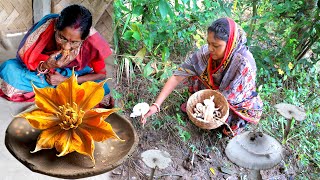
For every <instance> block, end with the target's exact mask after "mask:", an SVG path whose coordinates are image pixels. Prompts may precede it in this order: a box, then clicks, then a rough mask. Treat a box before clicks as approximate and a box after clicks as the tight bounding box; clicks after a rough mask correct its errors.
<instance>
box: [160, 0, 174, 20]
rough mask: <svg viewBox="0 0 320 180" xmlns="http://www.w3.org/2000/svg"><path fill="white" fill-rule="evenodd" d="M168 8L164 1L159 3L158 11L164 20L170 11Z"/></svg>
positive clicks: (161, 0)
mask: <svg viewBox="0 0 320 180" xmlns="http://www.w3.org/2000/svg"><path fill="white" fill-rule="evenodd" d="M170 10H171V9H170V6H169V4H168V2H167V1H166V0H160V1H159V11H160V15H161V17H162V19H165V18H166V17H167V15H168V13H169V11H170Z"/></svg>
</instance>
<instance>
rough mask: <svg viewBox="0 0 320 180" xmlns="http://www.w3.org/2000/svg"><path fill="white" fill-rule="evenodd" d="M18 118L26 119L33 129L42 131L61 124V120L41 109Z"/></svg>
mask: <svg viewBox="0 0 320 180" xmlns="http://www.w3.org/2000/svg"><path fill="white" fill-rule="evenodd" d="M17 117H23V118H26V119H27V120H28V121H29V123H30V125H31V126H32V127H33V128H36V129H41V130H42V129H48V128H51V127H53V126H56V125H57V124H59V123H60V122H61V120H60V119H59V118H58V117H57V116H55V115H54V114H52V113H46V112H44V111H42V110H39V109H37V110H33V111H31V112H28V113H23V114H20V115H19V116H17Z"/></svg>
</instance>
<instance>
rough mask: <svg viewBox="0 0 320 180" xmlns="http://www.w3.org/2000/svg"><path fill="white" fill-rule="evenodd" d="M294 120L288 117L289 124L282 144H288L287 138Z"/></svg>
mask: <svg viewBox="0 0 320 180" xmlns="http://www.w3.org/2000/svg"><path fill="white" fill-rule="evenodd" d="M292 120H293V118H290V119H287V125H286V129H285V130H284V135H283V140H282V144H286V142H287V138H288V135H289V132H290V128H291V123H292Z"/></svg>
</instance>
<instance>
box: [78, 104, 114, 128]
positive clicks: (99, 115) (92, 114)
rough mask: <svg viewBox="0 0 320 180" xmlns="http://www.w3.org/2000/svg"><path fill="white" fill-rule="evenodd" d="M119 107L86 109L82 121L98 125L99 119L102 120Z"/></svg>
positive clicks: (90, 124)
mask: <svg viewBox="0 0 320 180" xmlns="http://www.w3.org/2000/svg"><path fill="white" fill-rule="evenodd" d="M118 110H119V108H113V109H104V108H95V109H91V110H89V111H87V112H86V113H85V114H84V117H83V118H82V123H85V124H88V125H89V126H98V125H99V124H100V122H101V121H104V120H105V119H106V118H107V117H108V116H109V115H110V114H112V113H114V112H116V111H118Z"/></svg>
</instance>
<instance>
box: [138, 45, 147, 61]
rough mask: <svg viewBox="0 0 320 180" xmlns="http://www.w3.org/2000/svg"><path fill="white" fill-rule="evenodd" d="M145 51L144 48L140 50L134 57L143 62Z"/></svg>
mask: <svg viewBox="0 0 320 180" xmlns="http://www.w3.org/2000/svg"><path fill="white" fill-rule="evenodd" d="M146 52H147V49H146V48H145V47H143V48H142V49H140V50H139V51H138V52H137V54H136V55H135V57H136V58H140V59H142V60H143V58H144V56H145V55H146Z"/></svg>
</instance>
